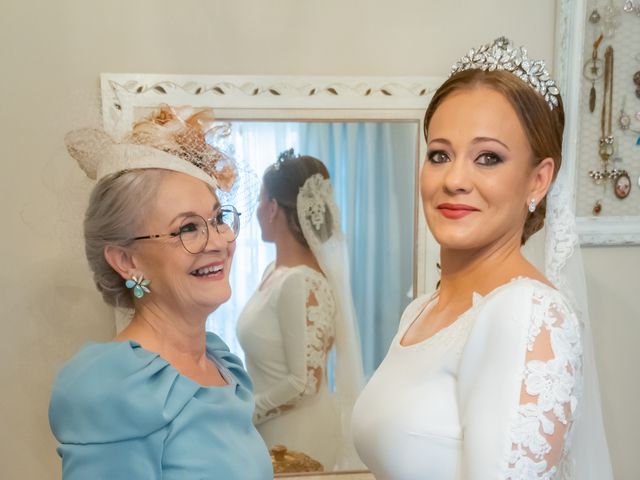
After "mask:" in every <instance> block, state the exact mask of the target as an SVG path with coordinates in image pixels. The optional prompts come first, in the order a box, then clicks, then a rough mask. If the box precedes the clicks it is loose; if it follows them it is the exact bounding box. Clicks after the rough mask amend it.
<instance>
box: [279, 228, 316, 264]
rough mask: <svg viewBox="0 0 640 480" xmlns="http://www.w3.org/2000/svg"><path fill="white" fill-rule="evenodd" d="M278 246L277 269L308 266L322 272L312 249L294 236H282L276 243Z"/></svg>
mask: <svg viewBox="0 0 640 480" xmlns="http://www.w3.org/2000/svg"><path fill="white" fill-rule="evenodd" d="M275 244H276V264H275V266H276V268H277V267H294V266H296V265H307V266H309V267H311V268H313V269H315V270H318V271H320V266H319V265H318V261H317V260H316V257H315V256H314V255H313V252H312V251H311V249H310V248H309V247H307V246H304V245H302V244H301V243H300V242H298V241H297V240H296V239H295V238H294V236H293V235H292V234H290V233H289V232H287V234H284V235H281V236H280V237H279V238H278V239H276V241H275Z"/></svg>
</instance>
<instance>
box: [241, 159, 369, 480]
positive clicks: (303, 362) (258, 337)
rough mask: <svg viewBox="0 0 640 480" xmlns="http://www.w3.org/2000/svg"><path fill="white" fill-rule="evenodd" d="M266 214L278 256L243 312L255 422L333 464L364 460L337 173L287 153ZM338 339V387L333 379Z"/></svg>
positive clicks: (271, 172) (268, 193)
mask: <svg viewBox="0 0 640 480" xmlns="http://www.w3.org/2000/svg"><path fill="white" fill-rule="evenodd" d="M257 213H258V220H259V222H260V228H261V230H262V238H263V240H264V241H266V242H273V243H275V246H276V260H275V262H274V263H272V264H271V265H269V266H268V267H267V269H266V271H265V273H264V276H263V279H262V283H261V284H260V287H259V288H258V290H257V291H256V292H255V293H254V294H253V296H252V297H251V298H250V299H249V301H248V302H247V305H246V306H245V308H244V310H243V311H242V314H241V315H240V318H239V320H238V338H239V340H240V343H241V345H242V347H243V349H244V351H245V353H246V359H247V370H248V371H249V373H250V375H251V378H252V379H253V380H254V381H255V385H256V390H255V394H256V413H255V422H256V425H257V426H258V430H259V432H260V434H261V435H262V436H263V438H264V439H265V441H266V443H267V445H269V446H272V445H275V444H284V445H286V446H287V447H289V448H291V449H293V450H298V451H302V452H304V453H306V454H308V455H311V456H312V457H313V458H315V459H316V460H318V461H320V463H322V464H323V466H324V468H325V469H327V470H331V469H333V468H334V467H336V466H337V467H340V468H348V467H354V466H358V465H361V464H360V463H359V460H358V458H357V455H356V454H355V452H354V451H353V446H352V443H351V436H350V433H349V423H350V418H351V410H352V409H353V403H354V402H355V399H356V396H357V393H359V391H360V387H361V383H362V364H361V358H360V353H359V351H360V348H359V340H358V336H357V328H356V324H355V315H354V312H353V301H352V299H351V288H350V284H349V273H348V261H347V258H348V257H347V253H346V243H345V241H344V237H343V235H342V232H341V229H340V224H339V218H338V208H337V206H336V204H335V201H334V199H333V189H332V187H331V183H330V180H329V172H328V171H327V168H326V167H325V165H324V164H323V163H322V162H321V161H320V160H318V159H317V158H314V157H311V156H307V155H303V156H298V155H295V154H294V153H293V150H288V151H286V152H283V154H281V155H280V158H279V160H278V161H277V162H276V163H275V164H274V165H272V166H271V167H269V168H268V169H267V170H266V172H265V174H264V177H263V184H262V190H261V193H260V204H259V206H258V212H257ZM334 344H335V347H336V348H335V350H336V367H335V376H334V377H335V384H336V385H335V386H336V388H335V395H333V394H332V393H331V390H330V388H329V384H328V379H327V369H328V360H329V352H330V351H331V350H332V348H333V347H334Z"/></svg>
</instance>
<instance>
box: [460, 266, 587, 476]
mask: <svg viewBox="0 0 640 480" xmlns="http://www.w3.org/2000/svg"><path fill="white" fill-rule="evenodd" d="M473 309H474V310H473V312H472V315H473V316H474V320H473V325H472V327H471V331H470V332H469V337H468V338H467V341H466V344H465V345H464V347H463V351H462V353H461V357H460V364H459V368H458V376H457V395H458V402H459V403H458V407H459V408H458V411H459V415H460V424H461V426H462V429H463V432H462V434H463V444H462V465H461V468H462V474H461V478H462V479H464V480H487V479H492V480H498V479H500V480H524V479H526V480H540V479H544V480H551V479H553V480H560V479H564V478H573V477H572V476H570V475H569V476H567V475H566V472H567V469H568V468H570V467H571V458H572V457H571V455H569V454H568V453H570V452H571V450H570V445H569V442H570V440H571V427H572V425H573V422H574V420H575V418H574V412H575V411H576V407H578V403H579V401H580V399H581V393H580V392H581V388H582V343H581V324H580V322H579V321H578V318H577V317H576V315H575V314H574V313H573V311H572V310H571V308H570V307H569V306H568V303H567V302H566V301H565V299H564V297H563V296H562V294H560V293H559V292H558V291H556V290H554V289H552V288H550V287H548V286H546V285H542V284H540V283H539V282H534V281H531V280H527V279H524V280H521V281H517V282H513V283H512V284H511V285H507V286H505V287H504V288H502V289H500V290H499V291H498V292H497V293H495V294H493V295H491V294H490V295H489V296H488V297H485V298H482V297H481V299H480V300H479V301H478V303H477V304H474V307H473ZM565 460H566V461H565ZM560 472H563V473H561V474H560Z"/></svg>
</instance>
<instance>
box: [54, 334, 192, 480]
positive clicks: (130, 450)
mask: <svg viewBox="0 0 640 480" xmlns="http://www.w3.org/2000/svg"><path fill="white" fill-rule="evenodd" d="M167 367H168V364H167V362H165V361H164V360H162V359H160V358H159V356H158V355H157V354H154V353H152V352H149V351H146V350H143V349H141V348H139V345H137V344H135V343H134V342H112V343H107V344H89V345H87V346H85V347H84V348H83V349H82V350H81V351H80V352H78V354H77V355H76V356H75V357H74V358H73V359H72V360H70V361H69V362H68V363H67V364H66V365H65V366H64V368H63V369H62V370H61V372H60V373H59V374H58V377H57V378H56V381H55V383H54V387H53V392H52V395H51V401H50V404H49V422H50V425H51V430H52V432H53V434H54V435H55V437H56V438H57V439H58V441H59V442H60V445H59V447H58V454H59V455H60V456H61V458H62V471H63V478H64V479H65V480H76V479H77V480H79V479H87V478H91V479H101V478H105V479H107V478H109V479H112V478H131V479H143V478H145V479H146V478H149V479H152V478H161V472H162V455H163V441H164V438H165V437H166V429H167V426H168V425H169V424H170V422H171V421H172V420H173V419H174V418H175V417H176V416H177V415H178V414H179V413H180V411H181V409H182V408H183V407H184V405H185V404H186V402H188V401H189V400H190V399H191V398H192V397H193V394H194V392H195V390H196V386H195V384H194V383H193V382H190V381H186V379H184V378H183V377H181V376H179V375H177V372H176V371H175V370H174V369H172V368H167Z"/></svg>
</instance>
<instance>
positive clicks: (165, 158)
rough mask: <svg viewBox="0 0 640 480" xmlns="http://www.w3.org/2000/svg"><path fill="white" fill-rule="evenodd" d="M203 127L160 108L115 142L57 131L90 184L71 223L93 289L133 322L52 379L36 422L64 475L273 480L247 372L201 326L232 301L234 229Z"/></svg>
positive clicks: (222, 161)
mask: <svg viewBox="0 0 640 480" xmlns="http://www.w3.org/2000/svg"><path fill="white" fill-rule="evenodd" d="M179 113H180V114H183V116H184V118H181V116H180V115H179ZM211 122H212V118H211V115H210V112H208V111H196V112H189V111H187V112H186V114H185V112H184V111H182V112H176V111H174V110H172V109H170V108H168V107H164V108H163V109H162V110H161V111H160V112H159V113H158V114H154V115H153V116H152V118H150V119H149V120H147V121H144V122H141V123H139V124H137V125H135V127H134V128H133V131H132V132H131V134H130V135H128V137H127V138H125V140H124V141H123V142H121V143H113V142H111V141H110V139H109V138H107V137H106V136H105V135H104V134H100V133H99V132H96V131H90V130H84V131H79V132H78V131H76V132H73V133H72V134H70V135H69V136H68V137H67V144H68V147H69V151H70V152H71V154H72V155H73V156H75V157H76V158H77V159H78V161H79V163H80V166H81V167H82V168H83V169H84V170H85V172H87V174H88V175H89V176H90V177H91V178H96V179H97V184H96V185H95V187H94V189H93V192H92V194H91V199H90V201H89V207H88V209H87V213H86V217H85V223H84V227H85V245H86V253H87V258H88V260H89V265H90V267H91V269H92V271H93V274H94V280H95V283H96V285H97V287H98V290H100V291H101V293H102V296H103V298H104V300H105V301H106V302H107V303H108V304H109V305H112V306H116V307H129V308H132V309H133V317H132V320H131V322H130V324H129V325H128V326H127V327H126V328H125V329H124V330H122V331H121V332H120V333H119V334H118V335H117V336H116V338H115V339H114V340H113V341H111V342H107V343H89V344H87V345H85V346H84V347H83V348H82V349H81V350H80V351H79V352H78V353H77V354H76V355H75V357H73V358H72V359H71V360H70V361H69V362H68V363H67V364H66V365H65V366H64V367H63V369H62V371H61V372H60V373H59V375H58V377H57V379H56V381H55V385H54V388H53V393H52V397H51V403H50V410H49V417H50V423H51V428H52V430H53V433H54V435H55V436H56V438H57V439H58V441H59V442H60V446H59V448H58V453H59V454H60V456H61V457H62V471H63V478H64V479H65V480H75V479H87V478H105V479H106V478H114V479H116V478H118V479H120V478H122V479H125V478H127V479H135V478H158V479H159V478H162V479H165V480H166V479H180V480H183V479H191V478H193V479H202V478H219V479H224V480H229V479H247V478H251V479H254V478H255V479H268V478H272V468H271V462H270V459H269V456H268V452H267V450H266V447H265V445H264V443H263V442H262V440H261V438H260V436H259V434H258V432H257V431H256V430H255V429H254V427H253V424H252V413H253V409H254V402H253V396H252V391H251V390H252V386H251V382H250V380H249V377H248V376H247V374H246V372H245V371H244V369H243V367H242V364H241V362H240V361H239V359H238V358H237V357H236V356H234V355H233V354H231V353H230V352H229V350H228V348H227V347H226V345H225V344H224V342H223V341H222V340H221V339H220V338H219V337H218V336H216V335H215V334H213V333H207V332H206V331H205V322H206V319H207V316H208V315H209V314H210V313H211V312H213V311H214V310H215V309H216V308H217V307H218V306H220V305H221V304H222V303H224V302H226V301H227V300H228V299H229V296H230V295H231V290H230V286H229V271H230V268H231V260H232V258H233V253H234V248H235V239H236V236H237V235H238V230H239V222H238V220H239V218H238V217H239V214H238V212H237V211H236V209H235V208H234V207H233V206H230V205H220V202H219V201H218V198H217V196H216V189H217V188H229V187H230V184H231V183H232V182H233V177H234V169H233V166H232V162H230V161H229V159H228V158H227V157H225V155H224V154H223V153H222V152H220V151H218V150H216V149H214V148H212V147H211V146H209V145H208V144H207V142H205V135H206V134H207V133H208V131H209V129H210V125H211Z"/></svg>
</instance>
